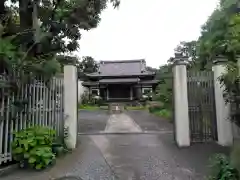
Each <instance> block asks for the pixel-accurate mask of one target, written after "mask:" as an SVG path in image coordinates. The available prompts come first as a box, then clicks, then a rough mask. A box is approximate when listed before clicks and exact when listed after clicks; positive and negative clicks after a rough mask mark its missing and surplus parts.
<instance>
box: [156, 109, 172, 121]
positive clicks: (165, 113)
mask: <svg viewBox="0 0 240 180" xmlns="http://www.w3.org/2000/svg"><path fill="white" fill-rule="evenodd" d="M154 114H156V115H157V116H159V117H163V118H166V119H169V120H170V119H171V117H172V114H171V111H169V110H167V109H161V110H159V111H156V112H154Z"/></svg>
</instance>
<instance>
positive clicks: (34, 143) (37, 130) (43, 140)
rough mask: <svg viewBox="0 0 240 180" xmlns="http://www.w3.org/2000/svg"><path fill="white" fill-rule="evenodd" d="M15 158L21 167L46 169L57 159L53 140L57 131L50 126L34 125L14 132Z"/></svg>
mask: <svg viewBox="0 0 240 180" xmlns="http://www.w3.org/2000/svg"><path fill="white" fill-rule="evenodd" d="M14 136H15V137H14V140H13V143H12V153H13V158H14V159H15V160H16V161H18V162H19V163H20V166H21V167H31V168H34V169H38V170H39V169H44V168H46V167H47V166H49V165H50V164H52V163H53V161H54V160H55V154H54V153H53V148H52V147H53V141H54V139H55V131H54V130H52V129H50V128H48V127H41V126H33V127H30V128H27V129H23V130H21V131H19V132H16V133H14Z"/></svg>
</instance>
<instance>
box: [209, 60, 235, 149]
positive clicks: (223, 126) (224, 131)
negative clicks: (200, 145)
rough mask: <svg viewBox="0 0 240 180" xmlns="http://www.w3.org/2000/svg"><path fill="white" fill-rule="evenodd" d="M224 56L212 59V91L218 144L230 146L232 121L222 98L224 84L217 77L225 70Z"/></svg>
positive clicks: (228, 105)
mask: <svg viewBox="0 0 240 180" xmlns="http://www.w3.org/2000/svg"><path fill="white" fill-rule="evenodd" d="M226 61H227V60H226V59H225V58H224V57H221V56H219V57H217V58H216V60H215V61H214V65H213V68H212V69H213V72H214V92H215V106H216V119H217V134H218V144H220V145H222V146H231V145H232V144H233V132H232V123H231V121H230V120H229V116H230V104H226V103H225V100H224V98H223V91H224V86H223V85H222V84H221V83H220V81H219V79H218V78H219V77H220V76H221V75H222V74H223V73H225V72H226V68H225V66H224V64H225V63H226Z"/></svg>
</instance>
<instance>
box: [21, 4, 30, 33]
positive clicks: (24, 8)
mask: <svg viewBox="0 0 240 180" xmlns="http://www.w3.org/2000/svg"><path fill="white" fill-rule="evenodd" d="M32 12H33V8H32V4H31V0H19V16H20V27H21V30H26V29H31V28H32Z"/></svg>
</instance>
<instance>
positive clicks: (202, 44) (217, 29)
mask: <svg viewBox="0 0 240 180" xmlns="http://www.w3.org/2000/svg"><path fill="white" fill-rule="evenodd" d="M239 25H240V23H239V2H238V0H222V1H220V5H219V6H218V7H217V8H216V9H215V11H214V12H213V13H212V15H211V16H210V17H209V19H208V20H207V22H206V23H205V24H204V25H203V27H202V34H201V36H200V37H199V41H198V47H199V48H198V56H199V57H200V61H201V62H202V63H203V64H208V63H210V64H211V63H212V61H213V60H214V59H215V57H216V56H218V55H224V56H226V57H227V59H228V60H229V61H236V55H238V54H239V53H240V52H239V47H240V46H239V45H240V41H239V40H240V36H239V35H240V28H239Z"/></svg>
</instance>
